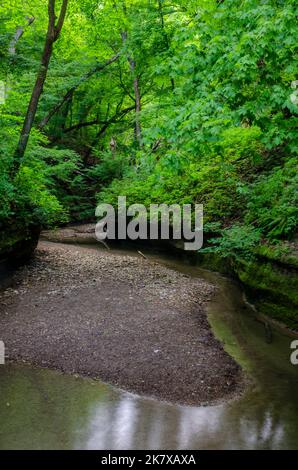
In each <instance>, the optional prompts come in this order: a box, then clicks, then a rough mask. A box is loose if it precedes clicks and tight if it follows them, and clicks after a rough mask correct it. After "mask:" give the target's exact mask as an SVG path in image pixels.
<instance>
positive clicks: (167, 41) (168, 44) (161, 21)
mask: <svg viewBox="0 0 298 470" xmlns="http://www.w3.org/2000/svg"><path fill="white" fill-rule="evenodd" d="M158 13H159V18H160V23H161V29H162V34H163V37H164V43H165V46H166V48H167V50H169V49H170V42H169V37H168V34H167V32H166V28H165V21H164V14H163V1H162V0H158ZM170 81H171V86H172V90H174V89H175V82H174V79H173V78H171V79H170Z"/></svg>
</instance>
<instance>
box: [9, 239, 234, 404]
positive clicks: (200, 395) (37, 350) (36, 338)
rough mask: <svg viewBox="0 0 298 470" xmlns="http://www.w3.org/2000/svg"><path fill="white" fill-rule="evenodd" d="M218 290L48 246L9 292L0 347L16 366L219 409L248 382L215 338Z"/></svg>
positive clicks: (144, 263) (84, 251) (145, 266)
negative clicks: (211, 309)
mask: <svg viewBox="0 0 298 470" xmlns="http://www.w3.org/2000/svg"><path fill="white" fill-rule="evenodd" d="M213 290H214V287H213V286H211V285H209V284H207V283H206V282H205V281H203V280H200V279H195V278H191V277H188V276H185V275H183V274H181V273H177V272H175V271H172V270H170V269H167V268H165V267H163V266H161V265H159V264H157V263H155V262H152V261H150V260H147V259H143V258H142V257H133V256H128V255H120V254H115V253H111V252H109V251H105V250H98V249H93V248H90V247H83V246H80V247H78V246H74V245H64V244H59V243H51V242H44V241H43V242H41V243H40V244H39V247H38V250H37V252H36V257H35V259H34V260H33V261H32V263H31V264H30V265H29V266H26V267H23V268H21V269H20V270H19V271H18V272H17V273H16V274H15V277H14V285H13V286H12V287H11V288H9V289H6V290H5V291H2V292H1V293H0V309H1V310H0V339H1V340H3V341H4V342H5V345H6V352H7V354H8V356H9V359H10V360H25V361H28V362H30V363H34V364H36V365H41V366H43V367H52V368H57V369H60V370H62V371H65V372H71V373H78V374H82V375H88V376H92V377H97V378H100V379H102V380H104V381H106V382H110V383H112V384H114V385H117V386H119V387H122V388H125V389H128V390H130V391H133V392H137V393H141V394H146V395H149V396H154V397H157V398H161V399H165V400H168V401H175V402H180V403H187V404H207V403H214V402H217V401H218V400H221V399H226V398H230V397H232V396H235V395H236V394H237V393H238V392H239V390H240V389H241V383H242V374H241V371H240V368H239V366H238V365H237V364H236V363H235V362H234V360H233V359H231V358H230V357H229V356H228V355H227V354H226V353H225V351H224V350H223V348H222V346H221V344H220V343H219V342H218V341H217V340H216V339H215V338H214V336H213V334H212V332H211V330H210V327H209V324H208V321H207V318H206V313H205V310H204V304H205V303H206V302H207V301H208V299H209V298H210V296H211V295H212V293H213Z"/></svg>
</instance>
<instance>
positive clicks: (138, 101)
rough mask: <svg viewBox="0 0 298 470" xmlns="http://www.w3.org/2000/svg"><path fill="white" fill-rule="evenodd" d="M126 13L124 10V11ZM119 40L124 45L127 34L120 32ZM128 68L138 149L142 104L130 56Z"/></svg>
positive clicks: (134, 66)
mask: <svg viewBox="0 0 298 470" xmlns="http://www.w3.org/2000/svg"><path fill="white" fill-rule="evenodd" d="M125 11H126V10H125ZM121 38H122V42H123V44H125V43H126V41H127V32H126V31H122V32H121ZM127 60H128V63H129V66H130V71H131V74H132V77H133V89H134V97H135V138H136V141H137V142H138V144H139V147H142V145H143V142H142V127H141V120H140V113H141V110H142V103H141V92H140V86H139V78H138V76H137V74H136V63H135V61H134V59H133V58H132V57H130V56H128V57H127Z"/></svg>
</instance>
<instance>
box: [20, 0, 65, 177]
mask: <svg viewBox="0 0 298 470" xmlns="http://www.w3.org/2000/svg"><path fill="white" fill-rule="evenodd" d="M67 4H68V0H63V3H62V6H61V10H60V15H59V18H58V22H57V24H56V16H55V0H48V15H49V22H48V30H47V36H46V41H45V45H44V50H43V54H42V58H41V63H40V67H39V71H38V73H37V78H36V82H35V85H34V88H33V91H32V95H31V99H30V102H29V105H28V108H27V113H26V117H25V120H24V124H23V128H22V131H21V135H20V139H19V143H18V146H17V148H16V151H15V154H14V162H13V168H12V175H13V176H15V175H16V173H17V172H18V170H19V168H20V165H21V162H22V159H23V157H24V155H25V151H26V147H27V144H28V140H29V136H30V132H31V129H32V125H33V122H34V118H35V115H36V111H37V107H38V103H39V99H40V96H41V94H42V92H43V86H44V83H45V80H46V77H47V72H48V68H49V63H50V60H51V56H52V52H53V45H54V43H55V41H56V40H57V39H58V37H59V34H60V32H61V29H62V26H63V23H64V19H65V15H66V9H67Z"/></svg>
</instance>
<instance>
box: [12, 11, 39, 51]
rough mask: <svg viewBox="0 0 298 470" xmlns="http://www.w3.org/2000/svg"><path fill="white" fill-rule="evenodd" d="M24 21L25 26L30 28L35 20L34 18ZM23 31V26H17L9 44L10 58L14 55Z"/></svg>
mask: <svg viewBox="0 0 298 470" xmlns="http://www.w3.org/2000/svg"><path fill="white" fill-rule="evenodd" d="M26 19H27V25H26V26H30V25H31V24H32V23H33V22H34V20H35V18H34V16H32V17H26ZM24 31H25V27H24V26H19V27H18V28H17V30H16V32H15V34H14V36H13V38H12V40H11V41H10V43H9V48H8V54H9V55H10V56H14V55H15V54H16V46H17V43H18V41H19V39H21V37H22V36H23V34H24Z"/></svg>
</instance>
